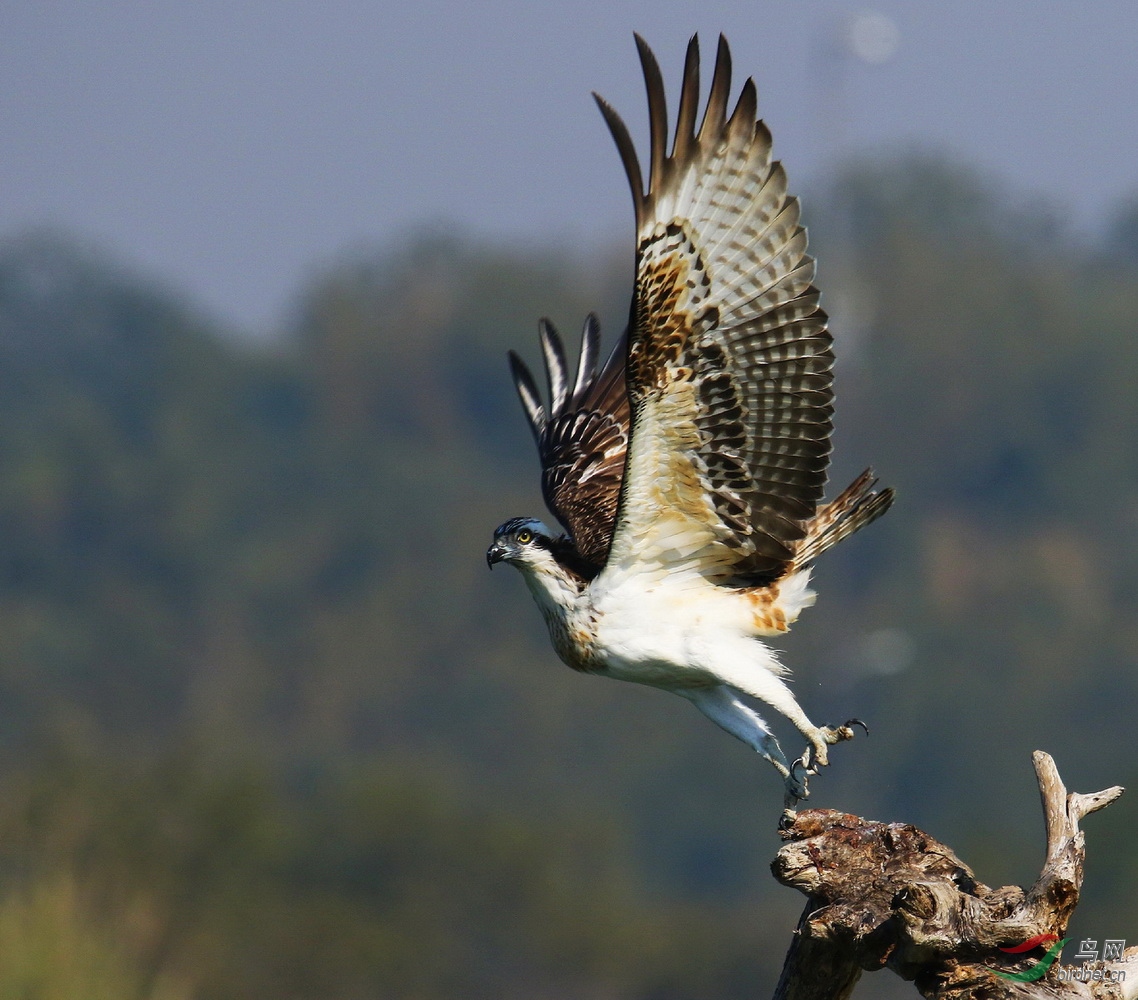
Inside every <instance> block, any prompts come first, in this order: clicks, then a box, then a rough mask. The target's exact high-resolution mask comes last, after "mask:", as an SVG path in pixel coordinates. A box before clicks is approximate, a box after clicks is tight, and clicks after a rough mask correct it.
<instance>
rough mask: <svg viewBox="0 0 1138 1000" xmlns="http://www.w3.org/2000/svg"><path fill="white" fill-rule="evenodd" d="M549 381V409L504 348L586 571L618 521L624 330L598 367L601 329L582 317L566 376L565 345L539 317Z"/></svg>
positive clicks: (556, 507)
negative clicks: (573, 365) (573, 369)
mask: <svg viewBox="0 0 1138 1000" xmlns="http://www.w3.org/2000/svg"><path fill="white" fill-rule="evenodd" d="M539 329H540V333H541V348H542V353H543V355H544V357H545V371H546V376H547V379H548V384H549V400H550V403H549V411H548V413H547V412H546V410H545V407H544V406H542V404H541V397H540V395H539V394H538V390H537V385H536V383H535V382H534V379H533V376H532V375H531V374H530V371H529V369H528V368H527V367H526V366H525V363H524V362H523V361H522V360H521V358H519V357H518V356H517V355H516V354H515V353H514V352H513V351H511V352H510V368H511V370H512V371H513V375H514V385H515V386H516V387H517V390H518V396H519V397H521V401H522V407H523V408H524V409H525V412H526V417H527V418H528V419H529V424H530V428H531V430H532V431H533V435H534V438H535V439H536V440H537V450H538V454H539V456H540V458H541V491H542V495H543V496H544V497H545V502H546V504H547V505H548V506H549V509H550V510H551V511H553V513H554V514H555V515H556V517H557V520H558V521H560V522H561V524H562V525H563V526H564V528H565V530H566V531H567V532H569V535H570V537H571V538H572V539H573V543H574V545H575V546H576V548H577V552H578V554H579V555H580V556H581V558H582V559H584V561H585V562H586V563H587V564H588V568H589V569H591V571H592V572H594V573H595V572H597V571H599V570H600V568H601V567H602V566H603V565H604V562H605V558H606V557H607V556H608V551H609V544H610V542H611V541H612V533H613V526H614V524H615V522H616V510H617V503H618V501H619V497H620V481H621V478H622V477H623V475H624V459H625V452H626V450H627V448H628V424H629V407H628V392H627V390H626V388H625V379H624V361H625V354H626V351H627V346H626V345H627V338H625V337H622V338H621V340H620V342H619V343H618V344H617V345H616V347H615V348H614V349H613V352H612V354H611V355H609V359H608V361H607V362H605V364H604V367H602V368H601V369H600V370H599V371H598V369H597V360H598V357H599V353H600V340H601V335H600V329H599V327H598V325H597V319H596V317H595V316H592V315H590V316H589V317H588V318H587V319H586V320H585V329H584V331H583V333H582V334H581V356H580V360H579V361H578V363H577V374H576V377H575V378H574V379H572V380H570V376H569V368H568V365H567V364H566V360H565V348H564V345H563V344H562V343H561V337H560V336H559V335H558V333H557V331H556V330H555V329H554V328H553V325H552V324H551V323H550V322H549V321H548V320H545V319H543V320H542V321H541V323H540V327H539Z"/></svg>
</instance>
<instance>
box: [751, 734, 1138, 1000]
mask: <svg viewBox="0 0 1138 1000" xmlns="http://www.w3.org/2000/svg"><path fill="white" fill-rule="evenodd" d="M1032 759H1033V762H1034V764H1035V774H1036V777H1037V779H1038V781H1039V793H1040V797H1041V798H1042V800H1043V814H1044V818H1045V820H1046V823H1047V857H1046V859H1045V861H1044V864H1043V870H1042V871H1041V873H1040V875H1039V878H1038V879H1037V880H1036V881H1035V884H1034V885H1032V886H1031V887H1029V888H1027V889H1021V888H1019V887H1018V886H1004V887H1003V888H1001V889H992V888H989V887H988V886H986V885H984V884H982V883H981V882H978V881H977V880H976V877H975V876H974V875H973V874H972V871H971V869H969V867H968V866H967V865H966V864H964V862H963V861H961V860H960V859H959V858H958V857H957V856H956V855H955V854H954V853H953V851H952V850H951V849H950V848H948V847H946V846H945V845H944V844H941V843H939V842H938V841H937V840H934V839H933V838H932V837H930V836H929V835H928V834H926V833H923V832H922V831H920V830H918V829H917V828H916V827H913V826H908V825H906V824H903V823H878V822H875V821H872V820H865V819H861V818H860V817H857V816H851V815H849V814H848V813H840V812H835V811H834V810H832V809H807V810H803V811H802V812H801V813H799V814H798V816H797V818H796V819H795V820H794V823H793V824H792V825H791V826H790V827H789V828H788V829H787V830H785V831H784V832H783V834H782V836H783V837H784V839H786V840H787V841H788V843H786V844H785V845H784V846H783V847H782V848H781V849H780V850H779V852H778V854H777V856H776V857H775V859H774V861H773V863H772V864H771V870H772V871H773V872H774V876H775V878H776V879H778V880H779V881H780V882H781V883H782V884H783V885H787V886H791V887H792V888H795V889H798V890H799V891H800V892H803V893H805V895H806V896H807V903H806V908H805V910H804V911H803V913H802V917H801V919H800V920H799V921H798V927H797V928H796V929H795V933H794V940H793V941H792V942H791V945H790V949H789V951H788V952H787V955H786V962H785V964H784V966H783V970H782V977H781V978H780V980H779V983H778V987H777V989H776V991H775V1000H823V998H824V1000H841V998H844V997H848V996H849V995H850V993H851V992H852V991H853V988H854V985H855V984H856V983H857V981H858V979H859V978H860V976H861V973H862V971H863V970H874V969H881V968H889V969H892V970H893V971H894V972H896V973H897V974H898V975H899V976H901V977H902V978H904V979H907V980H911V981H912V982H913V983H914V985H915V986H916V988H917V989H918V990H919V991H920V993H921V995H922V996H925V997H929V998H935V1000H1003V998H1009V1000H1010V998H1015V1000H1022V998H1028V997H1031V998H1048V1000H1054V998H1067V997H1081V998H1095V1000H1130V998H1134V997H1138V947H1132V948H1128V949H1127V950H1126V952H1125V954H1124V955H1123V956H1122V958H1121V959H1119V960H1117V961H1109V962H1097V963H1094V964H1093V965H1087V966H1083V967H1081V968H1080V969H1079V970H1078V971H1077V973H1075V974H1077V975H1079V976H1080V977H1083V976H1085V977H1086V978H1087V979H1088V980H1089V981H1083V980H1082V979H1081V978H1074V975H1073V972H1072V969H1071V967H1069V966H1068V967H1065V968H1061V967H1060V966H1059V965H1058V963H1057V962H1055V961H1054V959H1055V957H1056V955H1057V951H1058V950H1057V948H1056V947H1055V946H1056V945H1057V944H1058V943H1059V942H1060V941H1061V940H1062V938H1063V935H1064V932H1065V930H1066V928H1067V924H1068V922H1069V920H1070V918H1071V914H1072V913H1073V912H1074V910H1075V906H1076V904H1077V903H1078V900H1079V889H1080V887H1081V886H1082V882H1083V860H1084V856H1085V849H1084V840H1083V834H1082V832H1081V831H1080V830H1079V821H1080V820H1081V819H1082V818H1083V817H1084V816H1086V815H1087V814H1088V813H1091V812H1094V811H1095V810H1097V809H1102V808H1103V807H1104V806H1107V805H1109V804H1110V803H1111V802H1113V801H1114V800H1115V799H1116V798H1118V796H1119V795H1121V794H1122V789H1121V788H1120V787H1117V786H1115V787H1113V788H1108V789H1106V790H1105V791H1101V792H1096V793H1094V794H1091V795H1080V794H1078V793H1071V794H1068V793H1067V789H1066V788H1065V787H1064V786H1063V782H1062V780H1061V779H1060V777H1059V772H1058V771H1057V770H1056V768H1055V762H1054V761H1053V760H1052V759H1051V757H1050V756H1048V755H1047V754H1045V753H1043V752H1042V751H1036V752H1035V753H1034V754H1033V755H1032ZM1033 939H1037V940H1038V942H1039V943H1038V944H1037V945H1035V946H1032V947H1029V948H1028V949H1027V950H1019V951H1017V952H1009V951H1006V950H1004V949H1009V948H1017V947H1021V946H1023V945H1024V944H1025V943H1030V942H1032V941H1033ZM1096 969H1097V970H1098V971H1099V973H1100V974H1099V977H1098V978H1097V979H1096V978H1095V971H1096ZM1009 977H1013V978H1009Z"/></svg>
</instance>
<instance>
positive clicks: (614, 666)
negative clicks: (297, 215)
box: [486, 35, 893, 813]
mask: <svg viewBox="0 0 1138 1000" xmlns="http://www.w3.org/2000/svg"><path fill="white" fill-rule="evenodd" d="M636 43H637V47H638V49H639V53H640V62H641V65H642V67H643V71H644V79H645V83H646V85H647V90H648V113H649V114H648V117H649V122H650V144H649V147H650V158H649V167H648V177H647V185H645V179H644V177H643V175H642V174H641V170H640V163H639V160H638V158H637V155H636V149H635V146H634V145H633V142H632V139H631V137H630V136H629V133H628V129H627V128H626V126H625V124H624V122H623V121H622V120H621V119H620V116H619V115H618V114H617V113H616V111H614V110H613V109H612V107H611V106H610V105H609V104H608V103H606V102H605V101H604V99H603V98H601V97H599V96H598V95H596V94H594V95H593V96H594V97H595V98H596V101H597V104H598V106H599V107H600V110H601V114H602V115H603V116H604V119H605V121H606V123H607V124H608V128H609V130H610V131H611V133H612V137H613V139H614V140H615V142H616V147H617V150H618V152H619V153H620V158H621V160H622V161H623V164H624V169H625V172H626V173H627V175H628V183H629V185H630V187H631V189H632V200H633V204H634V206H635V210H636V278H635V288H634V291H633V296H632V306H631V311H630V317H629V324H628V328H627V330H626V331H625V334H624V336H623V337H622V338H621V340H620V341H619V342H618V343H617V345H616V347H615V349H614V350H613V351H612V353H611V354H610V355H609V356H608V359H607V361H605V363H604V364H603V365H599V366H598V362H599V344H600V333H599V329H598V324H597V321H596V319H595V318H594V317H592V316H590V317H589V318H588V319H586V321H585V326H584V333H583V336H582V343H581V351H580V358H579V361H578V363H577V367H576V372H575V373H573V372H572V371H571V370H570V368H569V366H568V364H567V361H566V356H565V350H564V347H563V345H562V342H561V339H560V337H559V336H558V334H557V332H556V330H555V329H554V328H553V326H552V325H551V324H550V323H549V322H548V321H547V320H542V321H541V323H540V327H539V331H540V340H541V347H542V352H543V355H544V360H545V367H546V374H547V380H548V395H549V401H548V405H546V404H544V403H543V401H542V399H541V395H540V394H539V391H538V389H537V385H536V383H535V381H534V378H533V376H532V375H531V373H530V371H529V370H528V369H527V368H526V366H525V364H524V363H523V362H522V361H521V360H520V359H519V358H518V356H517V355H516V354H514V353H513V352H511V354H510V364H511V368H512V372H513V379H514V383H515V386H516V388H517V391H518V394H519V396H520V397H521V402H522V406H523V408H524V410H525V413H526V416H527V418H528V420H529V424H530V427H531V429H532V430H533V434H534V437H535V438H536V440H537V448H538V453H539V456H540V459H541V466H542V492H543V495H544V497H545V501H546V504H547V505H548V506H549V508H550V509H551V510H552V512H553V513H554V515H555V516H556V517H557V520H558V521H559V522H560V523H561V524H562V525H563V527H564V528H565V531H564V532H555V531H551V530H550V529H549V528H548V527H547V526H546V525H545V524H544V523H542V522H541V521H540V520H537V519H534V518H526V517H519V518H513V519H512V520H509V521H506V522H505V523H504V524H503V525H501V526H500V527H499V528H498V529H497V530H496V531H495V532H494V539H493V543H492V544H491V546H490V548H489V550H488V551H487V553H486V559H487V562H488V563H489V564H490V565H491V567H493V565H494V564H495V563H498V562H507V563H511V564H513V565H514V566H516V567H517V568H518V569H519V570H520V571H521V573H522V576H523V578H524V579H525V582H526V584H527V585H528V587H529V590H530V591H531V593H532V594H533V597H534V599H535V601H536V602H537V605H538V607H539V608H540V609H541V613H542V615H543V616H544V618H545V621H546V624H547V625H548V627H549V633H550V637H551V639H552V641H553V646H554V648H555V649H556V650H557V653H558V654H559V655H560V657H561V659H563V660H564V661H565V662H566V663H567V664H568V665H569V666H570V667H572V668H573V669H575V670H579V671H582V672H584V673H590V674H598V675H600V676H604V677H612V678H615V679H618V680H625V681H634V682H636V683H639V684H646V685H649V686H652V687H656V688H661V689H663V690H666V691H673V692H675V693H676V694H678V695H680V696H681V697H683V698H686V699H687V700H689V701H690V702H692V704H694V705H695V706H696V707H697V708H698V709H700V711H702V712H703V713H704V714H705V715H706V716H708V718H710V719H711V720H713V721H714V722H716V723H717V724H718V725H719V726H721V727H722V728H723V729H725V730H726V731H727V732H729V733H731V734H732V735H733V736H736V737H738V738H739V739H740V740H742V741H743V742H744V743H746V744H747V745H748V746H750V747H752V748H754V749H755V750H756V751H758V753H760V754H761V755H762V756H763V757H765V758H766V759H767V760H768V761H770V762H771V763H772V764H773V765H774V767H775V768H776V770H777V771H778V773H779V774H780V775H781V776H782V779H783V782H784V787H785V799H784V802H785V806H786V809H787V811H788V813H792V810H793V807H794V805H795V804H796V803H797V801H798V800H799V799H801V798H805V797H806V795H807V793H808V788H807V776H808V775H811V774H815V773H817V770H818V768H819V767H821V766H823V765H825V764H826V763H827V750H828V747H829V746H830V745H831V744H834V743H837V742H839V741H841V740H846V739H849V738H851V737H852V735H853V730H852V726H851V723H852V722H855V721H856V720H851V722H850V723H846V724H845V725H844V726H817V725H815V724H814V723H813V722H811V721H810V719H809V718H807V716H806V713H805V712H804V711H803V710H802V708H801V707H800V706H799V704H798V702H797V700H796V699H795V697H794V695H793V694H792V693H791V691H790V689H789V688H788V687H787V685H786V683H785V682H784V680H783V677H784V676H785V675H786V672H787V671H786V669H785V668H784V667H783V665H782V664H781V663H780V662H779V660H778V657H777V655H776V653H775V651H774V650H772V649H771V648H770V647H769V646H767V645H766V644H765V643H764V642H763V641H762V638H761V637H767V636H776V635H778V634H780V633H782V632H785V631H786V630H787V628H788V627H789V626H790V624H791V623H792V622H793V621H794V620H795V619H797V618H798V615H799V613H800V612H801V611H802V609H803V608H805V607H807V606H809V605H810V604H812V603H813V602H814V593H813V592H812V591H811V590H810V588H809V581H810V571H811V566H812V564H813V562H814V560H815V559H816V558H817V557H818V556H819V555H821V554H822V553H823V552H824V551H825V550H826V549H828V548H829V547H830V546H832V545H834V544H835V543H836V542H839V541H841V539H843V538H845V537H846V536H847V535H849V534H851V533H853V532H854V531H856V530H857V529H858V528H861V527H862V526H864V525H866V524H869V523H870V522H871V521H873V520H874V519H876V518H877V517H879V516H880V515H881V514H883V513H885V511H886V509H887V508H888V507H889V505H890V504H891V503H892V500H893V491H892V490H890V489H883V490H877V489H876V488H875V487H876V480H874V478H873V475H872V473H871V472H870V471H868V470H867V471H866V472H865V473H863V474H862V475H861V476H859V477H858V478H857V479H856V480H855V481H854V482H853V483H852V484H851V485H850V486H849V487H848V488H847V489H846V490H844V491H843V492H842V493H841V494H839V495H838V496H837V498H836V499H833V500H831V501H829V502H828V503H827V502H823V499H822V496H823V490H824V487H825V481H826V467H827V465H828V463H829V455H830V433H831V429H832V419H831V418H832V413H833V406H832V402H833V391H832V382H833V379H832V374H831V369H832V365H833V352H832V350H831V337H830V334H829V332H828V330H827V316H826V313H825V312H823V310H822V308H821V307H820V305H819V293H818V290H817V288H816V287H815V286H814V284H813V282H814V270H815V268H814V261H813V259H812V258H811V257H809V256H808V255H807V253H806V230H805V229H804V228H803V227H802V225H801V224H800V222H799V205H798V201H797V199H796V198H793V197H790V196H788V194H787V185H786V175H785V173H784V171H783V168H782V165H781V164H780V163H778V162H777V161H772V160H771V137H770V133H769V132H768V130H767V128H766V126H765V125H764V124H763V122H762V121H757V120H756V118H755V114H756V95H755V85H754V83H753V82H752V81H751V80H747V82H746V83H745V84H744V85H743V88H742V92H741V94H740V96H739V98H738V100H737V102H736V104H735V106H734V109H733V110H731V111H730V113H728V98H729V92H730V89H731V54H730V50H729V49H728V46H727V42H726V41H725V40H724V39H723V37H722V36H721V37H720V39H719V50H718V55H717V58H716V61H715V70H714V73H713V76H712V81H711V89H710V93H709V96H708V98H707V105H706V107H705V108H704V111H703V117H702V120H701V122H700V124H699V126H698V130H697V128H696V118H697V112H698V108H699V104H700V100H699V46H698V40H697V38H695V37H693V38H692V39H691V41H690V42H689V44H688V49H687V58H686V62H685V65H684V77H683V86H682V88H681V90H680V100H679V111H678V115H677V122H676V129H675V135H674V138H673V139H672V143H671V150H670V151H669V150H668V148H667V146H668V137H667V134H666V132H667V129H668V113H667V108H666V104H665V98H664V84H663V79H662V77H661V73H660V69H659V66H658V64H657V62H656V59H655V57H654V56H653V54H652V52H651V50H650V49H649V48H648V46H647V45H646V44H645V42H644V40H643V39H642V38H640V36H639V35H638V36H636ZM743 696H749V697H750V698H752V699H757V700H758V701H760V702H764V703H766V704H767V705H769V706H771V707H772V708H774V709H776V710H777V711H779V712H781V713H782V714H783V715H785V716H786V717H787V718H788V719H789V720H790V721H791V722H793V723H794V725H795V726H797V728H798V729H799V730H800V731H801V732H802V734H803V735H804V736H805V737H806V740H807V747H806V749H805V751H804V752H803V754H802V755H801V756H800V757H799V758H798V759H796V760H794V761H793V762H790V761H788V759H787V757H786V756H785V755H784V754H783V751H782V749H781V748H780V747H779V744H778V741H777V740H776V739H775V737H774V735H773V734H772V733H771V731H770V729H769V727H768V725H767V723H766V721H765V720H764V719H763V718H762V717H761V716H760V715H759V714H758V712H756V711H755V709H754V707H753V706H752V705H751V704H749V703H748V702H747V701H745V700H744V697H743Z"/></svg>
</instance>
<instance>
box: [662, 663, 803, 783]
mask: <svg viewBox="0 0 1138 1000" xmlns="http://www.w3.org/2000/svg"><path fill="white" fill-rule="evenodd" d="M677 693H679V694H682V695H683V696H684V697H685V698H687V699H688V701H690V702H691V703H692V704H693V705H695V707H696V708H698V709H699V710H700V711H701V712H703V714H704V715H706V716H707V717H708V718H709V719H710V720H711V721H712V722H714V723H715V724H716V725H717V726H719V727H720V728H721V729H724V730H726V731H727V732H729V733H730V734H731V735H732V736H734V737H735V738H736V739H740V740H742V741H743V742H744V743H746V744H747V746H749V747H751V749H753V750H755V751H757V752H758V753H759V754H760V755H761V756H763V757H765V758H766V759H767V760H769V761H770V762H771V764H772V765H773V766H774V769H775V770H776V771H778V773H779V775H780V776H781V777H782V780H783V783H784V785H785V786H786V801H788V802H789V801H791V800H793V801H794V802H797V801H798V800H799V799H804V798H806V796H807V795H809V794H810V793H809V792H808V791H807V788H806V774H807V771H806V769H805V768H803V767H794V766H792V765H791V764H789V763H788V762H787V759H786V755H785V754H784V753H783V752H782V747H780V746H779V745H778V740H777V739H775V736H774V734H773V733H772V732H771V731H770V729H769V728H768V727H767V724H766V722H765V721H764V720H763V718H762V716H760V715H759V713H758V712H756V711H755V710H754V709H753V708H751V707H750V705H747V704H744V702H743V701H742V700H740V698H739V696H738V694H736V692H735V691H733V690H732V689H731V688H729V687H728V686H727V685H726V684H716V685H715V686H713V687H705V688H691V689H688V690H686V691H680V692H677Z"/></svg>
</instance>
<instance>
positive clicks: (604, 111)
mask: <svg viewBox="0 0 1138 1000" xmlns="http://www.w3.org/2000/svg"><path fill="white" fill-rule="evenodd" d="M593 100H595V101H596V102H597V107H598V108H600V109H601V115H602V116H603V117H604V120H605V124H606V125H607V126H608V128H609V132H610V133H611V135H612V139H613V142H615V143H616V148H617V152H619V153H620V160H621V163H622V164H623V165H624V173H625V175H626V176H627V177H628V187H629V189H630V190H631V191H632V204H633V206H634V207H635V209H636V225H637V228H639V226H640V219H641V217H642V215H643V213H644V208H643V205H644V180H643V177H642V176H641V173H640V160H639V158H638V157H637V155H636V146H635V145H633V142H632V136H630V135H629V134H628V126H627V125H625V124H624V121H623V120H622V119H621V117H620V115H618V114H617V113H616V109H614V108H613V106H612V105H611V104H609V102H608V101H606V100H605V99H604V98H603V97H601V95H600V94H598V93H596V92H595V91H594V93H593Z"/></svg>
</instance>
